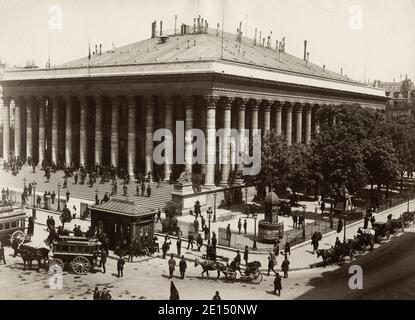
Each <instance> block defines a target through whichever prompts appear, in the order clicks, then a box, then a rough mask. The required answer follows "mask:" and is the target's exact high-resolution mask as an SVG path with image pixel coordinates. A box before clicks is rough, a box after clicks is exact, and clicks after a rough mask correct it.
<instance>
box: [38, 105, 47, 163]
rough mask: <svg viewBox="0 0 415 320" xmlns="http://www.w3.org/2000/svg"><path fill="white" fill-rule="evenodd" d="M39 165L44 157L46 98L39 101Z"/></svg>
mask: <svg viewBox="0 0 415 320" xmlns="http://www.w3.org/2000/svg"><path fill="white" fill-rule="evenodd" d="M39 100H40V102H39V165H42V162H43V160H45V156H46V131H45V115H46V113H45V107H46V102H47V98H45V97H42V98H40V99H39Z"/></svg>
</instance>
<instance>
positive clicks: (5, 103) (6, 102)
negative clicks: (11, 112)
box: [0, 96, 12, 107]
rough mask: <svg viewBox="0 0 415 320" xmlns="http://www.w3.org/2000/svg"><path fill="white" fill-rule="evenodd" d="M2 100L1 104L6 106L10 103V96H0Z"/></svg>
mask: <svg viewBox="0 0 415 320" xmlns="http://www.w3.org/2000/svg"><path fill="white" fill-rule="evenodd" d="M0 98H1V99H2V100H3V105H4V106H6V107H8V106H9V105H10V101H11V100H12V97H11V96H7V97H0Z"/></svg>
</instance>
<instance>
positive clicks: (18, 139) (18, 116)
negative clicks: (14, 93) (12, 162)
mask: <svg viewBox="0 0 415 320" xmlns="http://www.w3.org/2000/svg"><path fill="white" fill-rule="evenodd" d="M24 103H25V101H24V98H22V97H19V98H17V103H16V107H15V112H14V155H15V156H16V157H21V155H22V109H23V107H24Z"/></svg>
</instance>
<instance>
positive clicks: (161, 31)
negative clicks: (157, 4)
mask: <svg viewBox="0 0 415 320" xmlns="http://www.w3.org/2000/svg"><path fill="white" fill-rule="evenodd" d="M162 35H163V21H161V20H160V37H161V36H162Z"/></svg>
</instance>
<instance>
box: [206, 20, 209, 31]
mask: <svg viewBox="0 0 415 320" xmlns="http://www.w3.org/2000/svg"><path fill="white" fill-rule="evenodd" d="M208 28H209V23H208V21H207V20H205V33H207V32H208Z"/></svg>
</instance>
